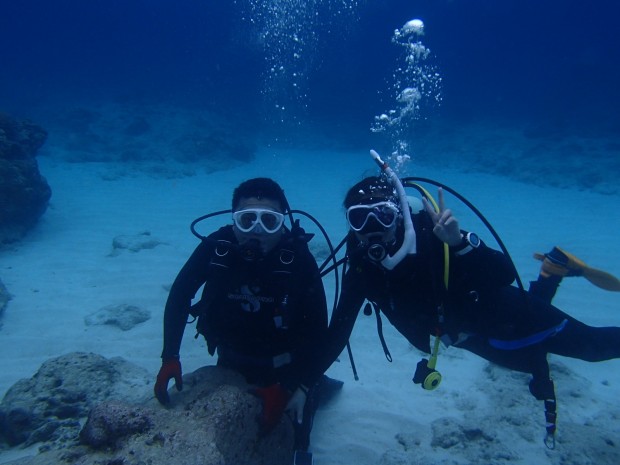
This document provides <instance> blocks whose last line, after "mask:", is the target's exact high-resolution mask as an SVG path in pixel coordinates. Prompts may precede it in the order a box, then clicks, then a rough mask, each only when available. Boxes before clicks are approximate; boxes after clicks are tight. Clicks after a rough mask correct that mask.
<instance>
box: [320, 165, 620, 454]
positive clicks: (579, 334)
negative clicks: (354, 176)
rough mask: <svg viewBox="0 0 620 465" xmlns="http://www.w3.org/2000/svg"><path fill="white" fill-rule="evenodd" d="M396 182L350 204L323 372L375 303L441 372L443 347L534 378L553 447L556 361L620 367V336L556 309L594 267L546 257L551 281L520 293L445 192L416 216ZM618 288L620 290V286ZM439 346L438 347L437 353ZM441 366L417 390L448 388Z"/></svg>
mask: <svg viewBox="0 0 620 465" xmlns="http://www.w3.org/2000/svg"><path fill="white" fill-rule="evenodd" d="M377 158H378V156H377ZM379 161H380V159H379ZM379 164H380V166H381V163H379ZM385 166H387V165H385ZM390 171H391V170H390ZM388 174H391V176H390V175H388V176H387V179H386V177H383V176H382V177H369V178H366V179H364V180H363V181H361V182H359V183H357V184H356V185H354V186H353V187H352V188H351V189H350V190H349V191H348V193H347V195H346V198H345V201H344V207H345V208H346V210H347V220H348V223H349V233H348V235H347V258H348V268H347V271H346V274H345V276H344V278H343V283H342V292H341V295H340V299H339V302H338V306H337V308H336V310H335V311H334V313H333V315H332V317H331V320H330V325H329V330H328V340H327V344H326V345H325V347H324V350H325V351H326V352H325V353H324V356H325V358H324V359H323V365H322V367H321V368H322V369H323V370H326V369H327V368H328V367H329V365H330V364H331V363H332V362H333V361H334V360H335V359H336V358H337V357H338V355H339V354H340V352H341V351H342V349H343V348H344V347H345V344H346V343H347V341H348V339H349V337H350V335H351V331H352V329H353V326H354V323H355V320H356V318H357V315H358V313H359V310H360V308H361V307H362V305H363V304H364V302H365V301H368V302H369V303H371V304H372V307H374V309H375V311H377V312H379V311H381V312H383V313H384V314H385V316H386V317H387V318H388V320H389V321H390V322H391V323H392V324H393V325H394V327H395V328H396V329H397V330H398V331H399V332H400V333H401V334H402V335H403V336H405V337H406V338H407V340H408V341H409V342H410V343H411V344H413V345H414V346H415V347H416V348H418V349H419V350H421V351H423V352H426V353H433V355H434V362H436V351H437V349H438V347H439V346H438V341H439V339H440V340H441V341H442V342H443V343H444V344H446V345H454V346H455V347H460V348H463V349H467V350H469V351H471V352H473V353H476V354H478V355H480V356H482V357H484V358H485V359H487V360H490V361H492V362H495V363H497V364H499V365H502V366H505V367H508V368H510V369H514V370H519V371H523V372H526V373H530V374H532V381H531V383H530V391H531V392H532V394H533V395H534V396H535V397H536V398H537V399H539V400H544V401H545V408H546V415H547V423H548V428H547V433H548V435H547V438H546V440H545V442H546V443H547V445H548V446H549V447H552V445H553V444H554V439H553V434H554V432H555V393H554V386H553V382H552V381H551V378H550V374H549V365H548V363H547V354H548V353H553V354H558V355H563V356H567V357H574V358H579V359H583V360H587V361H600V360H608V359H611V358H618V357H620V328H617V327H606V328H595V327H591V326H588V325H585V324H584V323H582V322H580V321H577V320H576V319H574V318H572V317H571V316H569V315H567V314H566V313H564V312H563V311H561V310H559V309H558V308H556V307H554V306H552V305H551V304H550V301H551V298H552V297H553V295H554V293H555V290H556V288H557V286H558V284H559V282H560V280H561V275H562V274H564V275H567V274H579V273H580V272H582V271H583V269H584V267H586V266H585V264H583V262H580V261H579V260H578V259H576V258H575V257H573V256H571V255H570V254H567V253H565V252H563V251H561V250H560V249H554V250H553V251H552V252H550V253H549V254H547V255H545V256H538V258H540V259H542V260H544V261H543V271H545V269H546V270H547V271H548V272H543V273H542V274H541V276H540V278H539V279H538V281H536V282H534V283H532V285H531V288H530V292H526V291H523V290H521V289H519V288H517V287H514V286H512V285H511V284H512V282H513V281H514V280H515V277H516V274H515V271H514V266H513V265H512V263H511V261H510V260H509V259H508V258H507V257H506V256H505V255H504V254H503V253H501V252H498V251H496V250H493V249H491V248H489V247H487V246H486V245H485V244H484V243H483V242H482V241H481V240H480V239H479V238H478V237H477V236H476V235H475V234H474V233H470V232H467V231H464V230H461V229H460V227H459V224H458V221H457V219H456V218H455V217H454V216H453V215H452V213H451V211H450V210H448V209H446V208H445V206H444V200H443V192H442V190H441V189H440V191H439V206H438V207H435V208H433V206H432V205H431V203H430V201H429V200H427V199H424V200H423V202H420V201H419V200H417V202H418V204H417V205H416V204H415V200H416V199H414V205H413V206H412V205H411V199H407V198H406V197H405V194H404V189H403V187H402V185H401V184H400V181H398V179H397V178H395V175H393V172H392V173H388ZM401 193H402V195H401ZM409 219H411V222H409V224H408V220H409ZM582 265H583V266H582ZM571 267H572V268H571ZM586 268H587V267H586ZM608 276H610V275H608ZM611 279H612V280H613V279H615V278H613V277H611ZM613 286H615V287H616V288H615V289H613V290H620V288H618V280H617V279H615V283H612V287H613ZM377 314H378V313H377ZM431 336H436V337H437V339H436V344H435V347H434V348H433V349H432V350H431V345H430V337H431ZM384 349H386V348H385V347H384ZM386 355H388V353H387V352H386ZM431 361H433V357H431ZM434 362H433V363H432V364H431V363H429V360H423V361H422V362H420V363H419V364H418V369H417V370H416V376H415V377H414V382H417V383H421V384H422V385H423V387H425V388H426V389H434V388H435V387H436V386H437V384H438V383H439V381H440V379H441V377H440V376H438V373H437V372H436V371H435V370H434V368H435V365H434ZM319 371H320V370H319Z"/></svg>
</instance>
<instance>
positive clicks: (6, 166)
mask: <svg viewBox="0 0 620 465" xmlns="http://www.w3.org/2000/svg"><path fill="white" fill-rule="evenodd" d="M46 137H47V133H46V132H45V130H43V129H42V128H40V127H39V126H37V125H35V124H32V123H30V122H29V121H17V120H15V119H13V118H10V117H9V116H7V115H4V114H1V113H0V243H9V242H14V241H16V240H19V239H20V238H21V237H23V236H24V234H26V232H27V231H28V230H29V229H31V228H32V227H33V226H34V225H35V224H36V222H37V221H38V219H39V218H40V217H41V215H43V213H44V212H45V210H46V209H47V206H48V202H49V199H50V197H51V195H52V191H51V189H50V186H49V185H48V184H47V181H46V180H45V178H43V177H42V176H41V174H40V173H39V167H38V164H37V162H36V160H35V156H36V153H37V150H38V149H39V148H40V147H41V146H42V145H43V143H44V142H45V139H46Z"/></svg>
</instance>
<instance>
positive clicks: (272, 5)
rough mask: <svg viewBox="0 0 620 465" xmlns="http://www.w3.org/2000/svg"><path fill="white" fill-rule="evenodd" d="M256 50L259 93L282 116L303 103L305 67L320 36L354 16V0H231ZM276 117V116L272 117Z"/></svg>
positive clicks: (314, 62)
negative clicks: (260, 58) (260, 62)
mask: <svg viewBox="0 0 620 465" xmlns="http://www.w3.org/2000/svg"><path fill="white" fill-rule="evenodd" d="M235 3H237V4H238V5H240V6H241V8H242V9H243V11H244V13H243V18H244V20H246V21H247V22H248V23H249V24H250V25H251V27H252V32H253V34H254V38H255V40H256V41H257V42H258V45H259V46H260V47H261V49H262V53H263V56H264V62H265V68H264V71H263V83H264V84H263V88H262V93H263V94H264V96H265V99H266V100H267V101H268V102H269V105H271V106H272V108H273V109H274V110H275V111H276V115H277V114H278V112H279V118H280V119H284V118H285V117H286V113H287V112H288V113H290V111H289V110H291V109H290V107H295V110H299V109H300V108H301V109H303V108H305V107H306V106H307V99H308V86H307V80H308V77H309V71H310V70H311V69H313V68H314V67H315V66H317V63H318V62H319V61H320V54H319V52H318V50H319V48H320V47H319V43H320V41H321V40H322V38H321V37H319V35H320V34H326V33H330V32H331V31H333V30H341V29H342V28H341V27H333V26H334V25H336V24H342V22H343V20H345V24H346V21H349V20H351V19H352V18H356V11H357V7H358V4H359V3H360V1H359V0H236V2H235ZM277 117H278V116H277Z"/></svg>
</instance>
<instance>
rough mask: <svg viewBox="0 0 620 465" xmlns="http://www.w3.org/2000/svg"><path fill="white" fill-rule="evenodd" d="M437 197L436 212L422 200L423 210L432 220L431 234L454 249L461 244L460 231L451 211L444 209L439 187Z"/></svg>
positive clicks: (441, 190) (427, 202)
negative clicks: (437, 209) (437, 206)
mask: <svg viewBox="0 0 620 465" xmlns="http://www.w3.org/2000/svg"><path fill="white" fill-rule="evenodd" d="M438 197H439V211H438V212H436V211H435V209H434V208H433V206H432V205H431V203H430V202H429V201H428V200H427V199H426V198H424V199H423V200H424V208H425V209H426V212H427V213H428V214H429V215H430V217H431V219H432V220H433V224H434V225H435V226H434V227H433V233H435V236H437V237H438V238H439V239H440V240H441V241H442V242H445V243H446V244H448V245H449V246H452V247H455V246H457V245H459V244H460V243H461V240H462V237H461V229H460V228H459V221H458V220H457V219H456V217H454V216H453V215H452V210H450V209H449V208H446V205H445V202H444V198H443V189H442V188H441V187H440V188H439V191H438Z"/></svg>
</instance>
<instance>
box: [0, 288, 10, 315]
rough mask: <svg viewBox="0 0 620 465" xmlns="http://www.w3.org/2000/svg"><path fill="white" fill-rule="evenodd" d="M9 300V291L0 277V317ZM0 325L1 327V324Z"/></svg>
mask: <svg viewBox="0 0 620 465" xmlns="http://www.w3.org/2000/svg"><path fill="white" fill-rule="evenodd" d="M9 300H11V294H9V291H8V290H7V288H6V286H5V285H4V283H3V282H2V280H1V279H0V317H2V314H3V313H4V309H5V308H6V306H7V305H8V304H9ZM0 327H2V325H1V324H0Z"/></svg>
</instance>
